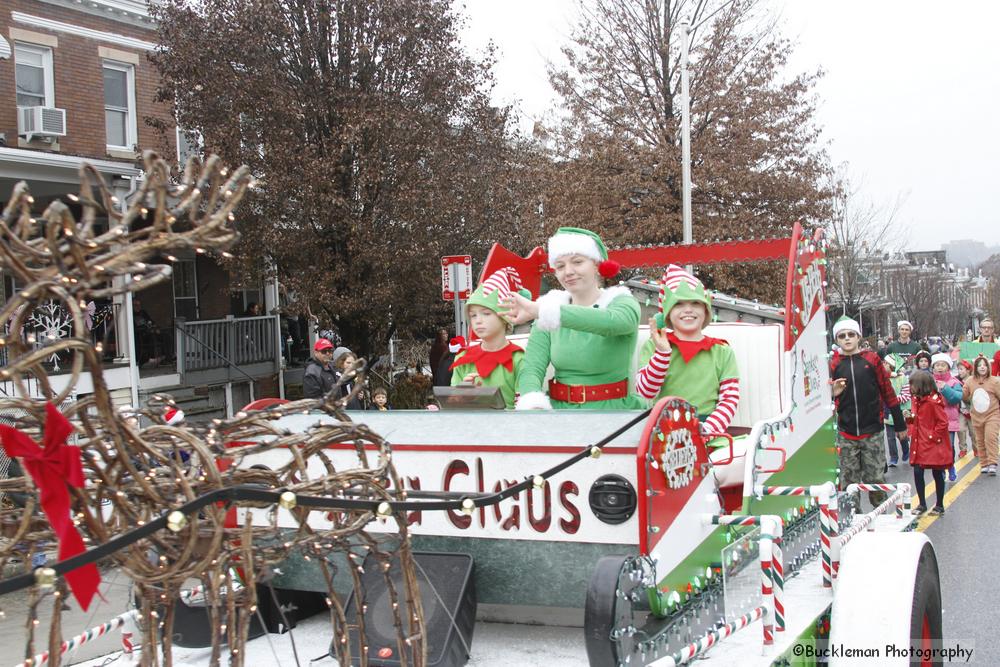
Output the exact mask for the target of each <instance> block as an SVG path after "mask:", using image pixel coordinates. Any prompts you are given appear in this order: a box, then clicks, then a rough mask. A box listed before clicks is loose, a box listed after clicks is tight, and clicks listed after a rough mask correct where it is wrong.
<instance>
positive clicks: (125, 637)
mask: <svg viewBox="0 0 1000 667" xmlns="http://www.w3.org/2000/svg"><path fill="white" fill-rule="evenodd" d="M234 584H235V585H234V586H233V590H234V591H237V590H239V589H240V588H242V586H240V585H239V582H234ZM204 592H205V587H204V586H201V585H199V586H195V587H194V588H192V589H191V590H187V591H181V594H180V598H181V600H183V601H184V602H190V601H191V600H193V599H194V598H195V597H197V596H199V595H201V594H203V593H204ZM138 615H139V610H138V609H132V610H131V611H126V612H124V613H122V614H119V615H118V616H115V617H114V618H112V619H111V620H110V621H108V622H107V623H102V624H101V625H98V626H95V627H93V628H91V629H90V630H87V631H86V632H82V633H80V634H78V635H77V636H75V637H73V638H72V639H68V640H66V641H64V642H63V643H62V646H61V647H60V648H59V655H66V654H67V653H70V652H72V651H75V650H76V649H78V648H80V647H81V646H83V645H84V644H86V643H87V642H90V641H93V640H95V639H98V638H99V637H103V636H104V635H106V634H108V633H109V632H111V631H112V630H115V629H116V628H121V627H124V626H125V624H126V623H128V622H130V621H132V620H133V619H135V618H136V617H137V616H138ZM131 638H132V633H131V632H124V631H123V632H122V651H123V653H125V654H126V655H131V654H132V642H131ZM48 661H49V652H48V651H43V652H42V653H39V654H38V655H36V656H35V657H34V658H30V659H28V660H25V661H24V662H19V663H17V665H16V666H15V667H37V666H38V665H44V664H45V663H47V662H48Z"/></svg>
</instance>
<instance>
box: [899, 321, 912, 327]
mask: <svg viewBox="0 0 1000 667" xmlns="http://www.w3.org/2000/svg"><path fill="white" fill-rule="evenodd" d="M904 324H905V325H906V326H908V327H910V328H911V329H912V328H913V325H912V324H910V321H909V320H900V321H898V322H896V328H897V329H898V328H899V327H901V326H903V325H904Z"/></svg>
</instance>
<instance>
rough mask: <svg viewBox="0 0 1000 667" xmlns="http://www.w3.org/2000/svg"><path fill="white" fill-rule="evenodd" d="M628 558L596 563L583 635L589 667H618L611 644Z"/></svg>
mask: <svg viewBox="0 0 1000 667" xmlns="http://www.w3.org/2000/svg"><path fill="white" fill-rule="evenodd" d="M626 560H627V557H626V556H605V557H604V558H602V559H601V560H599V561H597V567H596V568H594V574H593V575H592V576H591V577H590V585H589V586H588V587H587V601H586V604H585V606H584V610H583V635H584V643H585V644H586V646H587V661H588V663H589V664H590V667H618V664H619V661H618V651H617V650H616V648H615V643H614V642H613V641H611V631H612V630H613V629H614V626H615V603H616V602H617V601H618V596H617V595H616V593H617V591H618V577H619V574H620V573H621V570H622V565H624V563H625V561H626Z"/></svg>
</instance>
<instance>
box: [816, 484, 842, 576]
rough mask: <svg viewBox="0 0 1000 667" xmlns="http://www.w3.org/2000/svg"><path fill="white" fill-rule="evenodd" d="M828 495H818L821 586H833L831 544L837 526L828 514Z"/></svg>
mask: <svg viewBox="0 0 1000 667" xmlns="http://www.w3.org/2000/svg"><path fill="white" fill-rule="evenodd" d="M830 495H831V494H829V493H828V492H824V493H823V494H821V495H820V497H819V541H820V551H821V553H822V559H823V588H833V554H832V553H831V544H832V542H833V540H834V538H835V537H836V535H837V528H838V526H836V525H835V524H834V523H833V517H832V516H831V515H830Z"/></svg>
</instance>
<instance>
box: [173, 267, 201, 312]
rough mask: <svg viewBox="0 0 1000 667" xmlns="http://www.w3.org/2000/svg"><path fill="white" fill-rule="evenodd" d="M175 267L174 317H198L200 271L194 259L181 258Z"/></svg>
mask: <svg viewBox="0 0 1000 667" xmlns="http://www.w3.org/2000/svg"><path fill="white" fill-rule="evenodd" d="M173 267H174V317H183V318H185V319H187V320H196V319H198V272H197V269H196V267H195V261H194V260H193V259H181V260H178V261H176V262H174V264H173Z"/></svg>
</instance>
